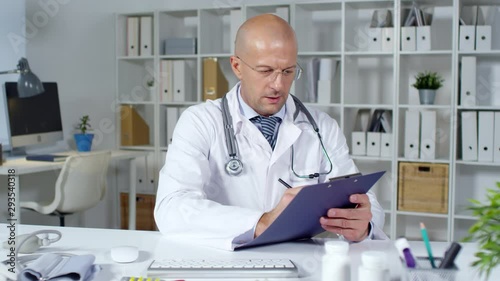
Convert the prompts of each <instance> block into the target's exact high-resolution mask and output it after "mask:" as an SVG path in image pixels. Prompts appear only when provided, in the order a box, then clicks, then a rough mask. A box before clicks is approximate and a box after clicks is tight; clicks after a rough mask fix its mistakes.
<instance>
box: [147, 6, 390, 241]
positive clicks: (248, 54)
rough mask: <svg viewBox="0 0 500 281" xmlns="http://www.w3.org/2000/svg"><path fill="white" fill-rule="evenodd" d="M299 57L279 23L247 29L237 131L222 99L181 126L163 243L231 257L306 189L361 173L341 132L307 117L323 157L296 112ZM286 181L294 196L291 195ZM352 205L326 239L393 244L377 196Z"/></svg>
mask: <svg viewBox="0 0 500 281" xmlns="http://www.w3.org/2000/svg"><path fill="white" fill-rule="evenodd" d="M297 51H298V46H297V41H296V38H295V33H294V31H293V29H292V28H291V27H290V26H289V25H288V23H287V22H286V21H284V20H282V19H281V18H279V17H277V16H274V15H271V14H265V15H260V16H256V17H254V18H251V19H249V20H247V21H246V22H245V23H244V24H243V25H242V26H241V27H240V29H239V30H238V32H237V35H236V41H235V55H234V56H232V57H231V58H230V62H231V66H232V70H233V72H234V74H235V75H236V77H238V79H239V80H240V82H239V83H238V84H237V85H236V86H234V87H233V88H232V89H231V90H230V91H229V93H227V95H226V98H227V110H226V111H227V113H228V115H229V116H230V119H231V121H230V122H231V123H230V124H232V128H233V130H234V131H233V132H232V133H230V134H229V133H228V132H225V130H224V125H223V122H224V121H223V110H222V107H221V103H222V100H221V99H218V100H215V101H207V102H206V103H203V104H199V105H195V106H192V107H190V108H188V109H187V110H185V111H184V113H183V114H182V116H181V117H180V118H179V121H178V123H177V126H176V128H175V130H174V134H173V139H172V144H171V145H170V146H169V148H168V152H167V155H166V160H165V165H164V166H163V168H162V169H161V171H160V180H159V185H158V193H157V198H156V206H155V212H154V215H155V220H156V224H157V226H158V228H159V230H160V231H161V232H162V233H163V234H164V235H166V236H168V237H171V238H179V239H184V240H186V241H189V242H190V243H197V244H202V245H207V246H211V247H216V248H221V249H227V250H232V249H234V248H235V247H236V246H238V245H241V244H243V243H246V242H249V241H251V240H252V239H254V238H255V237H258V236H259V235H260V234H261V233H263V232H264V231H265V230H266V229H267V227H268V226H269V225H270V224H272V222H273V221H274V220H275V219H276V218H277V217H278V216H279V214H280V213H281V212H282V211H283V209H284V208H286V206H287V205H288V203H289V202H290V201H291V200H292V199H293V198H294V196H295V194H297V192H298V191H299V190H300V189H301V188H302V187H301V186H306V185H310V184H315V183H320V182H325V181H327V180H328V178H331V177H336V176H341V175H346V174H352V173H355V172H358V170H357V168H356V166H355V164H354V162H353V161H352V159H351V158H350V157H349V149H348V147H347V144H346V140H345V137H344V135H343V134H342V132H341V130H340V128H339V126H338V124H337V122H336V121H335V120H333V119H332V118H331V117H330V116H329V115H327V114H326V113H324V112H321V111H319V110H315V109H312V108H307V110H308V111H309V112H310V114H311V116H312V118H313V119H314V120H315V122H316V123H317V125H318V128H319V130H320V132H321V135H322V140H323V143H324V150H323V148H322V145H321V143H320V139H319V138H318V136H317V134H316V132H315V131H314V130H313V127H312V125H311V122H309V120H308V118H307V116H306V114H305V113H304V111H303V110H299V111H297V110H298V108H297V105H296V103H295V102H294V100H293V98H292V96H291V95H289V90H290V87H291V85H292V83H293V81H294V79H297V78H298V77H299V76H300V72H301V68H300V66H299V65H298V63H297ZM296 113H297V115H295V114H296ZM227 138H233V140H234V143H235V151H236V158H237V160H238V161H241V162H237V163H235V162H234V161H233V162H231V164H234V165H229V166H228V165H227V164H228V162H229V161H230V160H231V159H233V160H234V158H235V157H231V156H230V152H231V149H230V148H229V147H228V143H226V139H227ZM325 153H326V154H327V155H328V157H326V156H325ZM233 156H234V155H233ZM292 159H293V165H292ZM236 164H241V165H236ZM231 169H235V170H237V171H231ZM228 170H230V172H228ZM309 174H317V176H316V177H314V178H309V177H308V175H309ZM279 178H281V179H283V180H284V181H286V182H287V183H288V184H290V185H291V186H293V187H295V188H290V189H287V188H285V187H284V186H283V185H282V184H281V183H279V182H278V179H279ZM350 200H351V202H352V203H356V204H357V208H355V209H330V210H328V213H327V215H326V216H325V217H322V218H320V219H319V222H320V224H321V225H322V227H323V228H324V229H325V231H328V232H331V233H335V234H338V235H343V236H344V237H345V238H346V239H347V240H350V241H362V240H365V239H386V238H387V236H386V235H385V234H384V232H383V231H382V228H383V225H384V212H383V209H382V208H381V207H380V205H379V203H378V202H377V199H376V197H375V195H374V194H373V193H371V192H368V194H356V195H353V196H351V198H350ZM304 207H307V206H304Z"/></svg>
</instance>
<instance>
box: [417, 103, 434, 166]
mask: <svg viewBox="0 0 500 281" xmlns="http://www.w3.org/2000/svg"><path fill="white" fill-rule="evenodd" d="M421 114H422V124H421V133H420V159H424V160H433V159H436V112H435V111H422V113H421Z"/></svg>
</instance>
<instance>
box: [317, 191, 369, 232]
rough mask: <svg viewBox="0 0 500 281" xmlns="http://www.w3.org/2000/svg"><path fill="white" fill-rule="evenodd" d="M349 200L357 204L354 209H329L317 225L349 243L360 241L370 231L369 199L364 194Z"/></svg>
mask: <svg viewBox="0 0 500 281" xmlns="http://www.w3.org/2000/svg"><path fill="white" fill-rule="evenodd" d="M349 200H350V201H351V203H355V204H357V206H356V208H354V209H336V208H332V209H329V210H328V212H327V215H326V217H321V218H320V220H319V223H320V224H321V226H322V227H323V228H324V229H325V230H326V231H329V232H332V233H336V234H339V235H343V236H344V238H346V239H347V240H349V241H361V240H364V239H365V238H366V237H367V236H368V234H369V230H370V229H369V227H370V221H371V220H372V212H371V203H370V199H369V198H368V195H366V194H353V195H351V197H349Z"/></svg>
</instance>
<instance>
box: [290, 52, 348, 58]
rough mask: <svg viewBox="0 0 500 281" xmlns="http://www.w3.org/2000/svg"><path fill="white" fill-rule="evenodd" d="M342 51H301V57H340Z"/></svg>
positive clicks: (299, 54)
mask: <svg viewBox="0 0 500 281" xmlns="http://www.w3.org/2000/svg"><path fill="white" fill-rule="evenodd" d="M341 55H342V52H335V51H333V52H299V53H298V56H299V57H338V56H341Z"/></svg>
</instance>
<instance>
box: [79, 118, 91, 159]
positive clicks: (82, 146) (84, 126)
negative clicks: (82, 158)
mask: <svg viewBox="0 0 500 281" xmlns="http://www.w3.org/2000/svg"><path fill="white" fill-rule="evenodd" d="M89 121H90V119H89V116H88V115H84V116H82V117H81V118H80V123H78V125H77V129H79V130H80V133H78V134H75V143H76V149H77V150H78V151H90V149H91V148H92V140H93V139H94V134H90V133H87V130H89V129H90V123H89Z"/></svg>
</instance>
